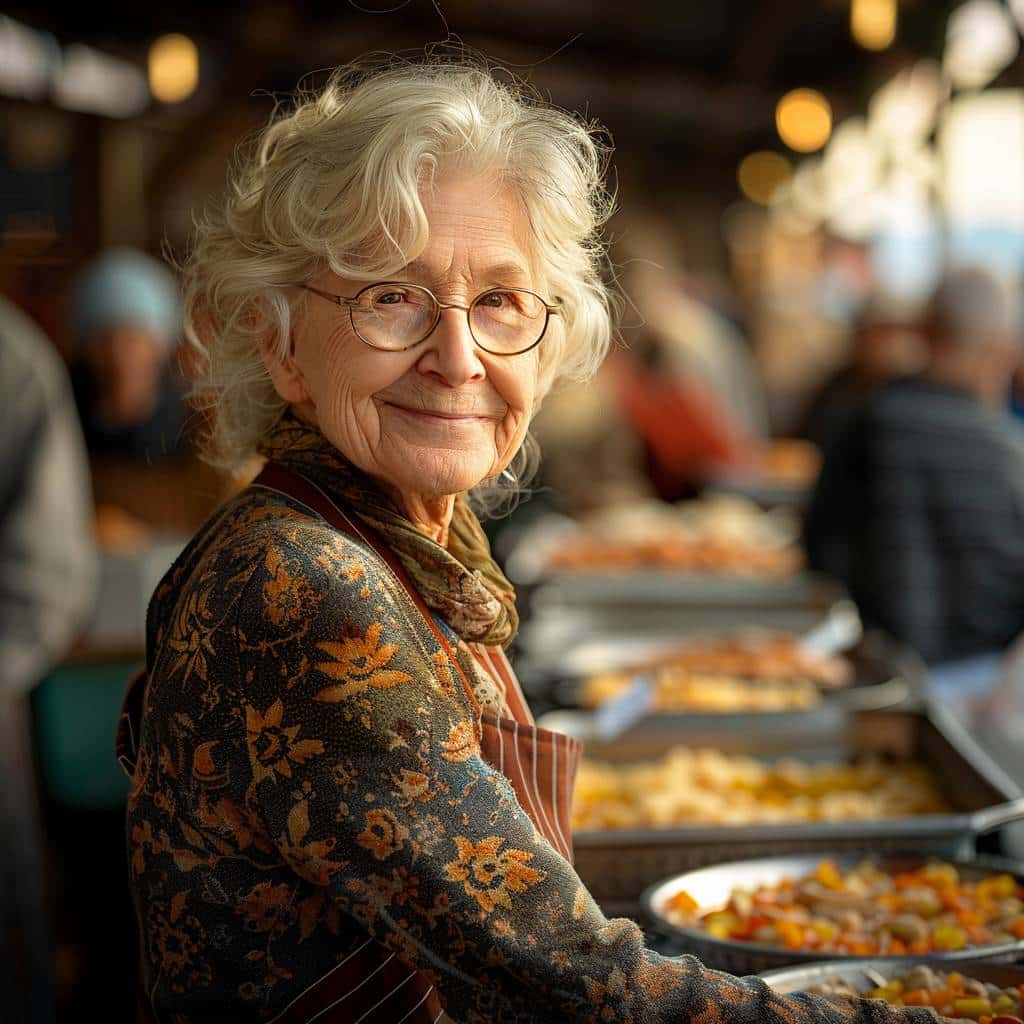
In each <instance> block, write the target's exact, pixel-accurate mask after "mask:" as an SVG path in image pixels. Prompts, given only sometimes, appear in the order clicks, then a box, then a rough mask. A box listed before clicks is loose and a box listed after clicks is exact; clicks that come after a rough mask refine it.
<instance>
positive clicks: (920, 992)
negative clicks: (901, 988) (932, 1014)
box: [901, 988, 932, 1006]
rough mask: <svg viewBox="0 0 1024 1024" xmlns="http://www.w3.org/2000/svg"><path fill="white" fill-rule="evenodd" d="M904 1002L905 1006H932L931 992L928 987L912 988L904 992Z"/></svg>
mask: <svg viewBox="0 0 1024 1024" xmlns="http://www.w3.org/2000/svg"><path fill="white" fill-rule="evenodd" d="M901 998H902V999H903V1003H904V1005H905V1006H931V1005H932V1001H931V993H930V992H929V991H928V989H926V988H912V989H911V990H910V991H909V992H904V993H903V996H902V997H901Z"/></svg>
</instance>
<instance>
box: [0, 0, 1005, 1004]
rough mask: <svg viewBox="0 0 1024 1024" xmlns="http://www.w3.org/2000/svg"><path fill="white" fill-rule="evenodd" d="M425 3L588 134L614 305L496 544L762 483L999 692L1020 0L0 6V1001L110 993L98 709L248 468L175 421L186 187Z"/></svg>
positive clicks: (830, 559) (816, 543)
mask: <svg viewBox="0 0 1024 1024" xmlns="http://www.w3.org/2000/svg"><path fill="white" fill-rule="evenodd" d="M378 7H379V8H380V9H375V8H378ZM442 13H443V18H442ZM449 31H450V32H451V33H453V34H454V35H457V36H458V38H459V39H460V40H461V41H462V42H463V43H464V44H466V45H468V46H471V47H473V48H475V49H478V50H480V51H482V52H483V53H485V54H486V55H488V56H489V57H490V58H492V59H493V60H495V61H496V62H499V63H505V64H507V65H508V66H510V67H513V68H515V69H516V70H517V71H518V72H519V73H522V74H525V75H526V76H527V77H528V78H529V79H530V80H531V81H532V82H533V83H534V84H535V85H536V86H537V88H538V89H540V90H541V91H542V92H543V93H544V94H545V95H548V96H550V97H551V98H552V99H553V100H554V101H555V102H556V103H557V104H559V105H561V106H563V107H566V108H570V109H573V110H578V111H582V112H584V113H586V114H588V115H589V116H592V117H594V118H596V119H598V120H599V121H600V122H601V123H602V124H604V125H606V126H607V128H608V130H609V133H610V136H611V139H610V141H613V142H614V147H615V156H614V161H613V168H612V171H611V175H612V177H611V181H612V185H613V187H614V188H615V189H616V191H617V196H618V200H617V207H618V212H617V213H616V215H615V216H614V218H613V219H612V221H611V226H610V234H611V248H610V257H611V267H612V268H613V272H614V274H615V275H616V277H617V279H618V283H619V285H620V286H621V289H622V293H623V296H624V302H623V313H622V325H621V344H620V345H618V346H617V347H616V350H615V351H614V353H613V355H612V356H611V358H609V360H608V361H607V363H606V365H605V366H604V367H603V368H602V370H601V371H600V374H599V375H598V377H597V379H596V380H595V381H594V382H592V383H591V384H589V385H587V386H581V387H578V388H568V389H566V390H564V391H562V392H559V393H556V394H554V395H552V396H551V397H550V398H549V400H548V401H547V402H546V404H545V406H544V408H543V410H542V411H541V413H540V415H539V416H538V418H537V420H536V421H535V429H534V433H535V435H536V437H537V438H538V440H539V442H540V444H541V449H542V452H543V463H542V469H541V475H540V479H539V480H538V481H537V482H536V483H535V485H534V494H533V497H532V499H531V500H529V501H527V502H525V503H523V504H522V505H521V506H520V507H519V508H518V509H516V510H515V511H514V512H513V513H512V514H511V515H510V516H509V517H507V518H505V519H502V520H498V521H495V522H492V523H490V524H488V530H489V532H490V533H491V536H492V539H493V540H494V541H495V542H496V546H497V550H498V552H499V553H504V554H508V553H510V552H512V551H513V550H514V548H515V542H516V538H517V536H520V535H521V533H522V531H523V530H525V529H527V528H528V527H529V526H530V524H531V523H532V522H534V521H535V520H538V519H540V518H541V517H542V516H551V515H558V516H568V517H572V518H575V519H581V518H585V517H588V516H593V515H595V514H600V513H601V512H602V510H607V509H609V508H634V509H648V510H649V508H650V507H651V503H652V502H656V503H676V502H681V501H688V500H690V499H695V498H699V497H701V496H702V495H703V496H707V495H708V494H711V493H714V494H722V493H729V494H731V495H733V496H738V497H739V498H740V499H742V500H743V501H746V502H748V503H750V505H751V506H756V507H758V508H764V509H771V508H777V507H780V506H782V507H785V508H786V509H787V510H789V511H790V512H791V513H793V514H794V515H795V516H797V517H798V519H799V522H800V524H801V530H802V536H803V545H804V554H803V558H804V559H805V561H806V563H807V565H808V566H809V567H810V568H811V569H813V570H816V571H818V572H821V573H824V574H827V575H828V576H830V577H832V578H833V579H834V580H836V581H837V582H838V583H839V584H841V585H842V587H843V588H844V589H845V591H846V592H848V593H849V595H850V596H851V597H852V598H853V599H854V601H855V602H856V605H857V607H858V609H859V611H860V614H861V617H862V618H863V619H864V621H865V623H866V624H868V625H871V626H878V627H881V628H883V629H884V630H886V631H887V632H888V633H889V634H890V635H892V636H893V637H895V638H896V639H897V640H898V641H900V642H901V643H903V644H905V645H907V647H908V648H910V649H911V650H913V651H914V652H916V655H917V656H918V657H919V658H920V659H921V660H922V661H923V662H924V663H926V664H927V665H928V666H929V669H930V676H929V678H930V681H931V685H932V686H933V687H934V689H935V691H936V692H937V693H939V694H941V695H944V696H945V697H947V698H948V699H949V700H950V701H952V702H953V703H954V704H955V706H957V707H958V708H960V709H961V710H963V712H964V714H967V713H968V711H970V710H972V709H974V710H977V709H978V708H980V707H989V708H991V707H998V708H999V717H1000V718H1001V720H1002V722H1003V723H1004V724H1005V723H1011V724H1012V723H1013V721H1015V716H1017V717H1016V720H1024V718H1022V717H1021V716H1024V698H1021V699H1020V702H1019V703H1018V699H1017V697H1016V694H1017V693H1018V689H1019V688H1018V685H1017V683H1018V681H1017V679H1016V676H1017V675H1018V674H1019V673H1020V670H1019V668H1018V662H1017V660H1015V658H1014V655H1013V644H1014V642H1015V640H1016V639H1017V638H1018V636H1019V635H1021V634H1022V633H1024V445H1022V440H1024V434H1022V429H1024V427H1022V423H1021V417H1022V416H1024V360H1022V358H1021V357H1022V355H1024V297H1022V292H1024V58H1022V56H1021V46H1022V34H1024V2H1022V0H778V2H770V3H769V2H756V0H719V2H717V3H714V4H708V3H703V2H697V0H693V2H682V3H680V2H678V0H671V2H670V0H642V2H640V3H633V4H628V5H623V4H621V3H617V2H613V0H567V2H562V3H559V4H547V3H542V2H540V0H517V2H516V3H514V4H513V3H501V2H495V3H488V4H477V3H472V2H470V0H445V2H443V3H441V4H437V5H435V4H432V3H430V2H428V0H409V2H407V3H404V4H401V5H398V6H395V5H391V4H380V5H378V4H376V3H373V2H363V3H360V4H358V5H357V4H355V3H352V4H331V5H327V4H314V3H311V4H304V5H299V4H283V3H274V2H266V3H250V4H244V5H243V4H232V3H227V4H221V5H217V6H216V7H215V8H210V7H208V6H205V5H201V4H190V3H187V2H186V3H178V4H175V5H174V7H173V8H169V9H168V8H163V7H161V6H160V5H157V7H154V8H146V7H143V8H140V7H138V6H137V5H132V6H131V7H129V6H128V5H125V4H114V5H108V6H106V7H103V8H100V9H97V8H95V7H94V6H92V5H79V6H71V7H69V6H67V5H63V4H52V3H49V4H48V3H45V2H44V3H33V4H31V5H25V6H21V5H13V6H9V7H8V9H7V11H6V13H4V14H0V125H2V130H0V423H2V424H3V426H4V445H3V449H2V454H0V651H2V654H3V657H2V659H0V697H2V700H3V708H2V712H0V734H2V741H0V761H2V768H0V786H2V787H3V788H4V790H5V792H4V793H3V797H2V800H3V804H2V807H0V829H4V830H5V831H4V832H3V833H2V834H0V871H2V873H3V886H2V892H3V896H2V897H0V912H2V913H3V914H4V915H5V919H4V920H3V921H2V922H0V925H2V927H0V946H2V945H3V944H4V938H5V937H6V938H9V939H10V940H11V941H10V945H11V949H12V950H13V952H12V953H11V955H6V954H5V955H2V956H0V1017H2V1018H3V1019H5V1020H17V1019H22V1018H20V1017H18V1016H16V1015H15V1014H17V1013H22V1014H27V1012H28V1011H26V1007H31V1008H32V1010H31V1012H32V1014H33V1016H31V1017H28V1016H27V1015H26V1016H25V1018H24V1019H33V1020H36V1019H38V1020H40V1021H42V1020H48V1019H51V1017H52V1015H53V1014H54V1013H57V1012H58V1011H59V1013H60V1014H62V1015H63V1014H71V1013H74V1012H77V1011H79V1010H81V1009H82V1008H84V1007H88V1006H93V1005H96V1000H97V999H99V998H100V997H101V996H100V994H102V998H103V999H104V1000H105V1004H106V1005H110V1006H112V1007H113V1006H115V1005H116V1002H117V1000H118V999H122V1000H123V1003H124V1005H123V1006H121V1007H120V1008H118V1009H112V1010H111V1014H112V1015H111V1016H110V1017H109V1018H108V1019H111V1020H115V1019H116V1020H121V1019H124V1020H130V1019H132V1018H131V1014H132V1010H131V986H130V985H129V984H124V985H122V986H121V987H120V988H118V985H117V983H116V982H117V979H121V980H123V979H124V978H126V977H129V976H130V974H131V972H132V971H133V969H134V965H133V958H134V956H135V953H134V935H133V932H132V923H131V916H130V909H129V906H128V901H127V896H126V891H125V889H124V885H123V878H124V873H125V871H126V866H125V863H124V853H123V848H124V842H123V835H122V827H121V822H122V820H123V801H124V797H125V792H126V782H125V780H124V778H123V776H122V775H121V773H120V770H119V768H118V766H117V764H116V762H114V760H113V754H112V748H113V730H114V728H115V725H116V721H117V715H118V707H119V702H120V699H121V696H122V693H123V689H124V683H125V681H126V679H127V678H128V676H129V675H130V673H131V671H132V670H133V668H134V667H135V666H137V665H138V663H139V662H140V660H141V657H142V650H143V645H144V621H145V606H146V601H147V600H148V596H149V594H150V593H151V591H152V589H153V587H154V586H155V584H156V583H157V582H158V581H159V579H160V576H161V575H162V573H163V572H164V570H165V569H166V568H167V566H168V565H169V564H170V562H171V560H172V559H173V558H174V556H175V554H176V552H177V551H178V550H179V549H180V548H181V547H182V546H183V544H184V541H185V539H187V537H188V536H189V535H190V534H191V533H192V532H194V531H195V529H196V528H197V527H198V526H199V525H200V524H201V522H202V521H203V519H204V518H205V517H206V515H207V514H208V513H209V512H210V511H211V510H212V509H213V508H215V507H216V505H217V504H218V503H219V502H221V501H222V500H224V498H225V497H226V496H228V495H229V494H230V493H232V491H234V490H235V489H237V488H239V487H241V486H244V484H245V483H246V482H247V481H246V479H245V477H244V476H243V477H240V478H237V479H228V478H226V477H224V476H222V475H219V474H218V473H217V472H215V471H214V470H212V469H210V468H209V467H207V466H206V465H205V464H204V463H203V462H202V461H201V459H200V458H199V457H198V455H197V448H196V439H197V437H198V436H199V433H200V431H201V427H202V416H201V414H200V413H198V412H197V411H196V410H195V409H193V408H191V407H190V405H189V403H188V400H187V397H186V396H187V387H188V377H189V356H188V352H187V349H186V348H185V346H184V345H183V339H182V336H181V328H180V316H179V298H178V294H177V287H176V279H175V270H174V264H175V261H176V260H178V259H179V258H180V257H181V256H182V255H183V253H184V252H185V250H186V248H187V243H188V237H189V231H190V227H191V224H192V220H193V217H194V216H196V215H197V214H198V213H199V212H200V211H201V210H202V208H203V206H204V204H205V203H207V202H208V201H209V200H210V199H211V198H212V197H214V196H216V195H217V193H218V192H219V191H220V190H221V189H222V187H223V184H224V180H225V169H226V165H227V162H228V161H229V159H230V157H231V152H232V147H233V145H234V140H236V139H237V138H238V137H239V136H240V135H242V134H243V133H244V132H245V131H247V130H249V129H255V128H257V127H258V126H260V125H261V124H263V123H265V122H266V120H267V118H268V117H269V116H270V115H271V113H272V111H273V108H274V105H275V102H276V101H277V98H278V97H279V96H281V95H284V94H287V93H290V92H291V91H292V90H293V89H294V88H295V86H296V85H297V84H298V83H299V82H300V80H301V79H302V78H303V76H307V75H312V76H313V78H314V79H315V78H316V76H322V75H323V74H325V73H326V70H329V69H330V68H332V67H334V66H335V65H337V64H340V63H344V62H346V61H348V60H351V59H353V58H355V57H357V56H359V55H361V54H364V53H367V52H370V51H377V50H387V51H401V50H404V49H414V48H417V47H419V48H422V46H423V45H424V44H426V43H428V42H430V41H433V40H437V39H442V38H445V36H446V35H447V33H448V32H449ZM321 69H323V70H321ZM1008 652H1009V653H1008ZM971 701H973V703H970V702H971ZM985 701H989V702H994V703H990V704H985V703H984V702H985ZM1007 728H1009V726H1007ZM1008 743H1009V747H1010V748H1011V749H1012V747H1013V735H1012V734H1011V735H1010V739H1009V740H1008ZM1018 767H1019V766H1018ZM83 835H86V836H89V837H90V838H89V841H88V842H87V843H83V842H82V840H81V837H82V836H83ZM41 907H47V908H49V910H48V911H47V912H46V913H40V909H39V908H41ZM12 937H16V940H15V938H12ZM100 937H102V938H101V939H100ZM112 980H114V982H115V984H114V988H111V984H112ZM5 998H6V999H8V1000H10V1001H11V1002H10V1006H11V1013H10V1015H8V1014H5V1013H4V1012H3V1007H4V999H5ZM111 1000H113V1001H114V1002H113V1003H112V1002H111ZM69 1019H70V1017H69Z"/></svg>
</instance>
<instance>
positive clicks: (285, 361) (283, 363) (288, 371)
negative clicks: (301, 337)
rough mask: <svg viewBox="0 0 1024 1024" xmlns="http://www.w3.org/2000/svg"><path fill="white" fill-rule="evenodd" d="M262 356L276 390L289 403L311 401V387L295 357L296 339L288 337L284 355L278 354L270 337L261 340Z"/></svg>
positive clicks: (300, 403) (295, 403) (297, 403)
mask: <svg viewBox="0 0 1024 1024" xmlns="http://www.w3.org/2000/svg"><path fill="white" fill-rule="evenodd" d="M260 357H261V358H262V360H263V365H264V366H265V367H266V368H267V373H269V374H270V379H271V381H272V382H273V384H274V390H275V391H276V392H277V393H278V395H280V397H281V398H282V399H283V400H284V401H286V402H287V403H288V404H289V405H302V404H303V403H306V402H309V401H310V394H309V388H308V387H307V386H306V378H305V377H304V376H303V374H302V370H301V368H300V367H299V364H298V361H297V360H296V358H295V339H294V338H291V337H290V338H289V339H288V348H287V350H286V352H285V354H284V357H283V358H282V357H280V356H279V355H278V352H277V349H276V347H275V346H274V345H273V344H272V341H271V339H270V338H269V337H268V338H266V339H265V340H262V341H261V342H260Z"/></svg>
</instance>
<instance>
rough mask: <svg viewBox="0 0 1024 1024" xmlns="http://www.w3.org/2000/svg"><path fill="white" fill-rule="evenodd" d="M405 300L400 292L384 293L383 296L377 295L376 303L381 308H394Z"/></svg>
mask: <svg viewBox="0 0 1024 1024" xmlns="http://www.w3.org/2000/svg"><path fill="white" fill-rule="evenodd" d="M404 298H405V295H404V294H403V293H402V292H385V293H384V294H383V295H378V296H377V298H376V300H375V301H376V302H377V304H378V305H382V306H394V305H397V304H398V303H399V302H401V301H402V300H403V299H404Z"/></svg>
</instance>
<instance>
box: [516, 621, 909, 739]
mask: <svg viewBox="0 0 1024 1024" xmlns="http://www.w3.org/2000/svg"><path fill="white" fill-rule="evenodd" d="M678 646H679V641H678V640H676V641H674V642H672V643H666V642H665V641H663V640H651V639H648V640H647V641H640V640H635V639H634V640H623V641H620V642H615V641H610V640H609V641H605V642H594V643H592V644H584V645H581V646H580V647H578V648H575V649H570V650H569V651H567V652H566V655H565V657H564V659H563V660H562V662H561V666H560V667H561V668H562V669H563V670H565V669H567V670H570V671H558V669H557V668H556V670H554V671H549V672H545V671H542V670H540V669H537V668H534V667H531V665H530V663H529V662H528V661H525V660H524V661H522V662H517V665H516V668H517V672H518V674H519V681H520V683H521V685H522V687H523V690H524V692H525V693H526V694H527V695H528V696H529V697H530V698H531V699H532V700H534V701H537V702H544V703H545V704H549V705H552V706H555V707H560V708H582V707H583V705H582V702H581V699H580V698H581V695H582V690H583V686H584V684H585V682H586V678H587V676H589V675H591V674H596V673H598V672H601V671H616V670H617V669H619V668H621V667H624V666H627V665H629V664H630V662H632V663H634V664H635V663H636V662H637V661H638V660H640V659H642V658H643V657H645V656H648V655H652V654H656V653H657V652H658V651H659V650H666V649H672V648H677V647H678ZM843 656H844V657H845V658H847V659H848V660H849V662H850V664H851V666H852V668H853V673H854V676H853V681H852V682H851V683H850V684H849V685H847V686H842V687H838V688H836V689H828V688H823V689H822V703H821V705H816V706H815V707H813V708H808V709H805V710H802V709H795V710H788V709H787V710H781V711H759V712H756V714H758V715H759V716H761V715H771V716H774V715H786V716H792V715H797V716H801V715H806V714H813V713H815V712H816V711H818V710H819V709H820V707H821V706H826V707H829V706H834V707H838V708H844V709H846V710H850V711H866V710H872V709H878V708H888V707H892V706H893V705H896V704H899V703H901V702H903V701H905V700H906V699H907V698H908V697H910V696H912V695H914V696H916V695H917V694H919V693H920V692H921V689H922V678H923V666H922V665H921V664H920V662H919V661H918V660H917V659H916V658H915V657H914V656H912V655H911V654H910V653H909V652H908V651H907V650H905V649H904V648H901V647H899V646H898V645H897V644H896V643H895V642H894V641H892V640H891V639H890V638H889V637H887V636H886V635H885V634H883V633H879V632H875V631H871V632H868V633H867V634H865V635H864V636H863V637H862V638H861V640H860V641H859V642H858V643H857V644H855V645H854V646H853V647H852V648H850V649H849V650H848V651H845V652H844V654H843ZM572 670H575V671H572ZM752 713H753V712H752ZM652 714H654V715H655V716H656V717H657V718H659V719H663V720H667V721H668V722H670V723H673V724H678V725H679V726H680V727H681V728H685V726H686V723H687V722H688V721H689V719H690V718H692V716H693V715H701V716H706V715H710V716H712V717H714V716H716V715H718V714H722V712H716V711H700V710H694V711H687V712H681V711H673V712H666V711H661V712H653V713H652Z"/></svg>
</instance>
